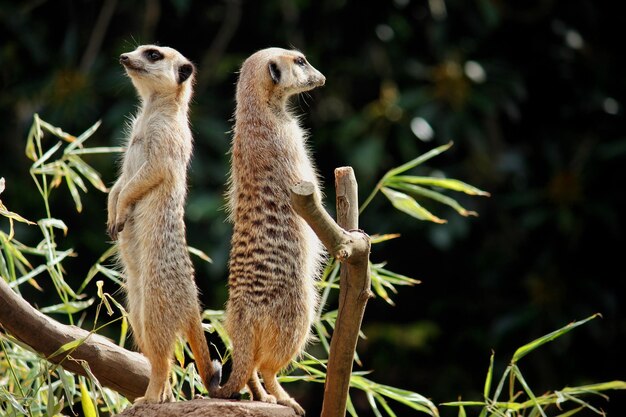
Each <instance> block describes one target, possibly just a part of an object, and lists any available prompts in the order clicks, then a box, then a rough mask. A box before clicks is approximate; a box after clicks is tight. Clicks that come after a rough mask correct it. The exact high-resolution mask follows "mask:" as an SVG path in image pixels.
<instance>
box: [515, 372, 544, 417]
mask: <svg viewBox="0 0 626 417" xmlns="http://www.w3.org/2000/svg"><path fill="white" fill-rule="evenodd" d="M512 372H513V374H514V375H515V378H516V379H517V380H518V381H519V382H520V384H521V385H522V387H523V388H524V391H525V392H526V395H528V397H529V398H530V401H531V402H532V403H533V404H534V405H535V407H536V409H537V410H538V411H539V412H540V413H541V415H542V417H547V416H546V414H545V412H544V411H543V408H541V405H539V403H538V402H537V397H535V394H534V393H533V392H532V390H531V389H530V386H529V385H528V383H526V380H525V379H524V377H523V376H522V373H521V371H520V370H519V368H518V367H517V365H513V366H512Z"/></svg>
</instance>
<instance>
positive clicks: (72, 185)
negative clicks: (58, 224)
mask: <svg viewBox="0 0 626 417" xmlns="http://www.w3.org/2000/svg"><path fill="white" fill-rule="evenodd" d="M64 171H65V182H66V183H67V188H68V189H69V190H70V194H71V195H72V199H73V200H74V204H75V205H76V211H77V212H79V213H80V212H82V211H83V203H82V201H81V200H80V193H79V192H78V188H76V184H78V185H79V186H80V184H81V183H82V180H80V177H78V175H77V174H76V173H75V172H74V171H72V170H71V169H70V168H69V167H67V168H66V169H65V170H64ZM78 180H80V182H79V181H78ZM84 186H85V185H84V184H82V187H81V188H83V187H84Z"/></svg>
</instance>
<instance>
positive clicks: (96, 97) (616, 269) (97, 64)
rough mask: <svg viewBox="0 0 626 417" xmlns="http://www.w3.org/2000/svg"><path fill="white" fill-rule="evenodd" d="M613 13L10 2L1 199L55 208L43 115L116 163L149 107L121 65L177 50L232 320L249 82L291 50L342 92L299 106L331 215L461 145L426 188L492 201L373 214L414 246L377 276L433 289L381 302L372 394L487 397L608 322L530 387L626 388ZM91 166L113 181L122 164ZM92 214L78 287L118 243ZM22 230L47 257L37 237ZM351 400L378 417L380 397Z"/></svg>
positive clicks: (587, 8) (368, 363)
mask: <svg viewBox="0 0 626 417" xmlns="http://www.w3.org/2000/svg"><path fill="white" fill-rule="evenodd" d="M614 8H617V3H615V2H613V3H611V2H594V1H592V0H569V1H565V0H561V1H557V0H535V1H531V2H513V1H509V0H500V1H496V0H476V1H470V2H468V1H460V0H447V1H444V0H393V1H380V2H376V3H372V4H365V3H363V2H357V1H342V0H334V1H332V0H321V1H311V0H297V1H285V0H271V1H264V2H252V1H244V0H223V1H216V2H200V1H191V0H164V1H159V0H146V1H144V2H135V1H130V2H119V1H116V0H103V1H101V2H95V1H89V0H74V1H68V0H61V1H49V0H48V1H46V0H32V1H29V0H25V1H21V2H14V1H10V0H0V23H1V24H0V85H1V86H2V87H1V89H0V115H2V116H1V122H0V177H5V178H6V182H7V184H8V185H9V186H7V189H6V190H5V192H4V193H3V195H2V196H3V202H4V203H5V204H6V206H7V207H9V208H10V209H11V210H12V211H14V212H16V213H19V214H21V215H23V216H24V217H26V218H28V219H39V218H43V217H45V216H44V215H45V213H43V212H41V210H42V207H41V206H40V204H37V202H38V201H39V197H38V196H37V195H33V194H31V193H25V192H23V191H22V190H24V189H27V188H26V184H25V183H24V181H26V179H25V178H27V177H25V176H24V173H25V172H28V169H29V166H30V162H29V160H28V159H27V158H26V157H25V156H24V151H23V150H24V146H25V142H24V141H25V138H26V137H27V134H28V129H29V127H30V125H31V121H32V117H33V114H34V113H39V114H40V115H42V118H43V119H44V120H46V121H48V122H50V123H51V124H53V125H54V126H61V127H63V129H64V130H66V131H69V132H82V131H84V130H86V129H87V128H88V127H89V126H91V125H92V124H93V123H94V122H95V121H96V120H101V121H102V124H101V126H100V128H99V129H98V131H97V133H96V134H95V135H94V136H93V137H92V138H91V139H90V142H91V146H102V147H111V146H118V145H120V143H121V140H122V138H123V136H124V133H123V132H124V125H125V118H126V117H127V115H129V114H131V113H132V111H133V110H134V108H135V106H136V98H135V94H134V91H133V89H132V86H131V85H130V83H129V82H128V80H127V79H126V78H125V77H124V75H123V72H122V69H121V67H120V66H119V64H118V63H117V57H118V56H119V54H120V53H122V52H126V51H129V50H131V49H133V48H134V47H135V46H136V45H137V44H140V43H149V42H158V43H160V44H162V45H168V46H172V47H175V48H177V49H179V50H180V51H181V52H182V53H183V54H185V55H186V56H187V57H188V58H190V59H192V60H193V61H194V62H196V64H197V65H198V69H199V79H198V82H197V86H196V96H195V99H194V103H193V107H192V118H191V120H192V124H193V130H194V134H195V141H196V147H195V157H194V160H193V163H192V169H191V172H190V194H189V201H188V206H187V220H188V240H189V243H190V245H192V246H194V247H197V248H199V249H200V250H202V251H204V252H206V253H207V254H208V255H209V256H211V258H212V259H213V261H214V262H213V263H212V264H205V263H203V262H198V263H197V264H196V268H197V279H198V283H199V285H200V287H201V290H202V292H203V295H202V301H203V304H204V305H205V306H207V307H209V308H216V309H219V308H221V307H222V305H223V303H224V300H225V298H226V287H225V282H226V268H225V266H226V259H227V254H228V246H229V235H230V225H228V223H226V222H225V220H224V219H225V214H224V211H223V209H222V208H223V204H224V202H223V192H224V183H225V179H226V175H227V171H228V154H227V152H228V149H229V141H230V134H229V130H230V128H231V116H232V112H233V109H234V98H233V97H234V83H235V82H236V71H237V69H238V66H239V65H240V63H241V62H242V61H243V59H245V57H247V56H248V55H249V54H250V53H252V52H253V51H255V50H257V49H260V48H263V47H267V46H281V47H289V46H294V47H297V48H299V49H301V50H302V51H303V52H305V53H306V55H307V57H308V59H309V61H310V62H311V63H312V64H313V65H314V66H315V67H316V68H318V69H319V70H320V71H322V72H323V73H324V74H325V75H326V77H327V83H326V86H325V87H324V88H323V89H319V90H317V91H314V92H312V94H311V95H310V96H309V97H304V96H303V97H300V98H299V99H298V100H297V101H296V102H294V107H295V110H296V112H297V113H300V114H303V118H302V121H303V125H304V126H305V127H306V128H308V129H309V130H310V132H311V146H312V149H313V151H314V157H315V160H316V162H317V165H318V167H319V170H320V174H321V176H322V178H323V180H324V183H325V188H326V194H327V196H328V202H327V207H329V209H330V210H332V207H333V206H334V204H333V203H332V196H333V195H334V194H333V186H332V178H333V176H332V171H333V169H334V168H335V167H337V166H341V165H351V166H353V167H354V169H355V172H356V176H357V180H358V182H359V186H360V190H361V199H362V200H365V198H366V197H367V196H368V194H369V192H370V191H371V190H372V189H374V187H375V186H376V184H377V181H378V180H379V179H380V178H381V177H382V176H383V175H384V173H386V172H388V171H389V170H390V169H391V168H393V167H397V166H399V165H401V164H402V163H404V162H406V161H409V160H411V159H413V158H415V157H417V156H418V155H420V154H423V153H424V152H426V151H428V150H430V149H433V148H435V147H437V146H440V145H444V144H446V143H448V142H449V141H454V143H455V146H454V147H453V148H451V149H450V150H449V151H448V152H446V153H445V154H443V155H441V156H440V157H438V158H436V159H435V160H432V161H429V162H428V163H427V164H425V165H422V166H420V167H418V168H417V169H416V171H417V172H415V173H414V175H415V176H428V177H439V176H441V175H442V172H445V173H446V175H448V176H450V177H453V178H459V179H462V180H463V181H466V182H467V183H470V184H473V185H475V186H477V187H479V188H480V189H482V190H486V191H488V192H489V193H490V194H491V195H492V197H491V198H488V199H476V198H471V199H470V198H465V197H463V196H462V195H461V196H460V197H459V199H458V202H459V204H460V205H461V206H462V207H463V208H465V209H466V210H468V211H473V212H477V213H479V214H480V217H477V218H476V217H469V218H465V217H461V216H458V215H456V214H455V213H454V208H453V207H449V208H442V206H440V205H436V206H435V205H433V204H431V203H429V202H428V201H427V200H424V201H422V199H421V198H420V197H416V201H417V202H419V203H420V204H423V206H424V207H425V208H426V209H427V210H429V211H431V212H432V213H433V214H434V215H435V216H437V217H439V218H445V219H448V223H446V224H443V225H438V224H425V223H422V222H417V221H412V220H411V219H410V218H409V217H408V216H407V215H406V214H404V213H400V212H397V211H395V210H393V209H391V208H390V205H389V204H388V202H387V201H385V198H383V197H382V196H378V197H377V198H375V199H374V200H372V202H371V204H370V206H369V208H368V210H367V211H366V212H365V213H364V215H363V216H362V218H361V227H363V228H364V229H365V230H366V231H367V232H368V233H370V234H375V233H394V232H398V233H401V235H402V236H401V237H400V238H399V239H393V240H390V241H387V242H384V243H381V244H380V245H376V247H375V250H374V252H373V253H372V261H373V262H374V263H380V262H382V261H386V262H387V267H388V268H389V269H391V270H392V271H395V272H398V273H400V274H404V275H407V276H410V277H416V278H419V279H420V280H421V281H422V284H421V285H418V286H416V287H410V288H403V289H402V291H400V292H399V294H398V295H397V296H396V297H394V302H395V306H394V307H391V306H389V305H388V303H387V302H385V300H384V299H382V297H379V298H378V299H376V300H373V301H372V302H370V303H369V305H368V308H367V311H366V317H365V319H364V328H363V331H364V333H365V334H366V335H368V333H369V328H370V327H371V329H372V332H371V335H370V337H369V338H368V339H366V340H363V341H362V342H361V346H360V350H359V352H360V360H361V362H362V363H363V367H364V369H373V370H375V371H374V373H373V375H372V378H373V379H375V380H376V381H379V382H381V383H383V384H389V385H393V386H397V387H402V388H406V389H410V390H412V391H417V392H420V393H424V394H428V395H429V396H430V397H431V398H432V399H433V401H434V402H435V403H438V402H442V401H449V400H450V399H451V398H456V397H457V396H458V395H461V394H463V395H464V399H470V398H481V389H480V387H481V385H482V384H483V375H484V369H485V367H486V364H487V363H488V360H489V359H488V356H489V351H490V349H492V348H493V349H495V350H496V351H497V352H498V355H497V357H496V362H495V365H494V366H495V368H496V370H498V369H500V370H504V369H505V367H506V365H507V364H506V362H499V360H500V359H497V358H507V357H509V356H510V355H512V354H513V352H514V350H515V349H516V347H517V346H519V344H520V343H521V342H524V341H526V340H533V339H535V338H536V337H538V336H539V335H542V334H545V333H548V332H549V331H551V330H553V329H555V328H560V327H561V326H562V325H563V323H567V322H570V321H571V320H573V319H576V318H580V317H585V316H589V315H591V314H593V313H596V312H600V313H602V315H603V319H602V320H597V321H594V322H593V323H590V324H588V325H586V326H584V327H582V328H581V329H579V330H578V331H577V332H575V333H573V334H568V335H565V336H563V337H562V338H561V339H560V340H559V341H558V342H557V343H554V344H551V345H547V346H546V347H545V348H543V349H541V350H540V351H538V352H536V353H535V354H534V357H533V361H529V362H528V363H526V367H525V369H524V376H525V378H526V379H527V380H529V381H532V383H531V385H532V386H533V387H534V388H535V389H536V390H538V391H539V392H541V391H542V390H543V391H547V390H549V389H552V388H554V387H555V386H556V387H560V386H563V385H565V384H572V385H582V384H588V383H593V382H597V381H608V380H612V379H615V378H623V375H624V374H625V373H626V366H625V365H626V364H625V361H624V357H623V355H622V354H621V350H620V346H624V345H625V344H626V314H625V312H624V305H623V302H622V301H623V299H624V295H625V294H626V291H625V284H624V281H625V280H624V279H623V278H622V277H621V272H620V271H622V270H623V267H622V264H621V262H620V257H621V252H622V251H623V248H624V247H625V243H626V242H625V241H624V240H625V236H626V234H625V233H624V231H625V230H624V225H623V222H624V220H623V217H622V214H623V213H624V212H625V210H626V204H625V203H626V202H625V199H624V193H623V192H622V191H621V184H622V182H623V181H622V179H623V178H624V175H623V166H624V162H626V135H625V132H626V129H625V127H626V126H625V123H624V108H623V103H624V102H625V99H626V97H625V95H626V80H625V79H624V77H623V75H622V69H623V68H624V65H625V64H626V63H625V62H624V60H625V59H626V58H625V55H624V54H623V42H622V39H621V38H620V37H619V35H618V34H619V29H620V28H621V27H623V25H624V23H625V22H624V17H623V14H621V13H619V12H618V11H617V10H614ZM84 159H85V160H86V161H87V162H88V163H89V164H90V165H91V166H93V167H94V168H95V170H96V171H98V172H100V173H101V174H102V179H103V181H104V183H105V184H111V183H112V182H113V180H114V179H115V176H116V158H114V157H112V156H109V157H101V156H96V155H84ZM28 189H30V188H28ZM81 200H82V206H83V211H82V213H81V214H75V210H74V208H73V207H74V200H73V197H72V194H71V193H70V192H69V191H68V190H65V189H64V190H60V191H59V192H58V193H56V194H54V195H53V196H52V198H51V204H52V205H54V207H55V211H56V212H59V213H67V214H68V215H64V216H62V217H63V218H64V219H67V220H66V221H67V223H68V224H67V226H68V227H69V228H70V230H81V231H83V232H82V233H75V234H73V235H68V237H67V238H65V240H64V241H63V245H62V246H63V247H73V248H75V250H76V251H77V252H78V253H79V254H80V256H79V257H77V258H76V259H75V260H73V259H70V260H68V264H67V268H68V269H69V271H68V272H69V273H68V279H69V277H70V276H75V277H84V276H85V275H86V273H87V271H88V270H89V268H91V266H92V265H93V264H94V263H96V261H97V259H98V257H99V256H100V255H101V254H102V253H103V252H104V250H105V249H106V247H107V242H106V239H107V237H106V234H105V221H106V213H105V207H106V204H105V195H103V194H101V193H99V192H96V193H94V192H88V193H87V194H81ZM70 214H71V215H70ZM94 224H95V225H98V224H99V225H101V227H100V228H98V227H93V225H94ZM1 227H3V230H4V227H5V223H3V224H2V226H1ZM6 227H7V228H8V223H6ZM14 227H15V228H16V229H19V233H20V236H21V239H23V240H25V243H26V244H29V245H30V244H36V241H35V239H39V236H38V235H37V234H36V232H35V231H33V230H32V229H30V228H29V227H28V226H25V225H22V224H20V223H16V224H15V225H14ZM29 239H30V240H31V241H30V242H29ZM79 279H82V278H79ZM90 285H95V283H91V284H90ZM72 287H73V288H76V285H72ZM42 290H43V291H38V290H36V289H34V288H33V289H32V293H27V294H24V296H25V297H26V298H27V299H28V300H29V301H30V302H31V303H33V304H37V305H41V306H46V305H49V304H50V303H48V302H47V300H49V298H50V296H49V293H50V291H54V288H53V287H52V284H51V283H47V284H46V283H42ZM105 290H106V291H107V292H111V293H112V292H114V291H115V290H116V288H115V287H114V286H111V287H110V288H106V289H105ZM93 310H94V307H93V306H92V307H90V309H88V310H87V311H92V312H93ZM87 320H89V318H87ZM390 324H391V325H390ZM397 329H406V337H405V336H404V335H403V334H402V332H399V331H398V330H397ZM420 332H421V336H420ZM112 337H113V336H112ZM115 337H117V336H115ZM481 358H484V360H481ZM310 385H312V384H308V385H302V386H300V385H299V386H298V387H299V389H301V390H303V391H304V390H306V392H307V397H310V401H311V404H303V405H304V406H305V408H307V410H311V412H312V413H315V411H314V410H315V406H316V404H317V402H318V400H316V399H315V398H319V397H315V395H318V396H319V395H321V389H320V388H319V387H310ZM294 389H295V386H294V388H292V390H294ZM294 394H295V395H298V394H297V392H294ZM472 394H473V395H472ZM353 401H354V405H355V407H356V408H357V409H368V408H369V407H368V405H367V402H368V399H367V398H366V397H362V398H360V397H358V396H357V395H355V397H354V398H353ZM624 403H625V399H624V396H623V394H619V393H615V394H613V395H612V396H611V401H610V402H608V403H607V402H605V401H604V400H602V399H600V400H599V402H598V405H597V406H598V407H600V408H603V409H604V410H606V411H608V412H609V415H619V414H616V413H618V412H619V411H613V410H622V409H623V408H624V407H626V405H625V404H624ZM407 412H408V411H407ZM442 412H443V413H445V412H446V410H442Z"/></svg>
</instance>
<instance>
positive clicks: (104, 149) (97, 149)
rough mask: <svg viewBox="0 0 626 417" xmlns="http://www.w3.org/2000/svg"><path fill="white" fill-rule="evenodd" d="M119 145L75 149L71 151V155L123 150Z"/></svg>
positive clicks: (119, 151)
mask: <svg viewBox="0 0 626 417" xmlns="http://www.w3.org/2000/svg"><path fill="white" fill-rule="evenodd" d="M124 149H125V148H123V147H121V146H94V147H93V148H83V149H76V150H75V151H74V152H72V154H73V155H88V154H97V153H121V152H124Z"/></svg>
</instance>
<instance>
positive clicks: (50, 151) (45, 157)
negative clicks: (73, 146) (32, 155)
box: [31, 142, 63, 171]
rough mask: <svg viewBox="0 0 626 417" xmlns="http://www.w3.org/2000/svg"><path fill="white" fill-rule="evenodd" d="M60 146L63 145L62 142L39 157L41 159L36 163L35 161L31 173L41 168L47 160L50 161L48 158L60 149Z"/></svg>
mask: <svg viewBox="0 0 626 417" xmlns="http://www.w3.org/2000/svg"><path fill="white" fill-rule="evenodd" d="M62 144H63V142H57V144H56V145H54V146H53V147H52V148H50V149H48V150H47V151H46V153H44V154H43V155H42V156H41V158H39V159H38V160H37V161H35V163H34V164H33V165H32V167H31V171H32V170H33V169H34V168H37V167H39V166H41V165H42V164H43V163H44V162H46V161H47V160H48V159H50V157H51V156H52V155H53V154H54V153H55V152H56V151H57V150H58V149H59V148H60V147H61V145H62Z"/></svg>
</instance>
